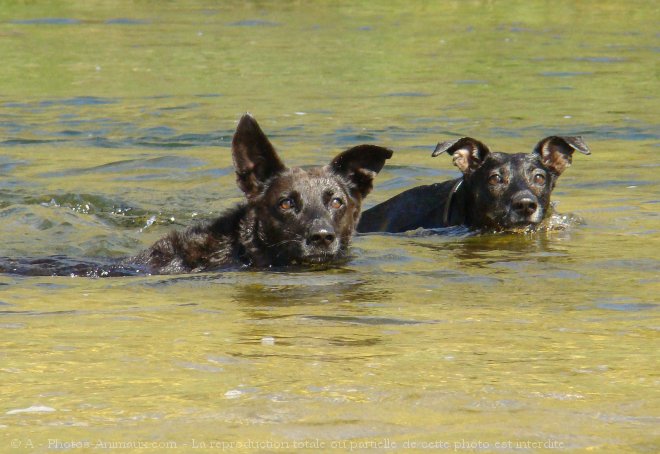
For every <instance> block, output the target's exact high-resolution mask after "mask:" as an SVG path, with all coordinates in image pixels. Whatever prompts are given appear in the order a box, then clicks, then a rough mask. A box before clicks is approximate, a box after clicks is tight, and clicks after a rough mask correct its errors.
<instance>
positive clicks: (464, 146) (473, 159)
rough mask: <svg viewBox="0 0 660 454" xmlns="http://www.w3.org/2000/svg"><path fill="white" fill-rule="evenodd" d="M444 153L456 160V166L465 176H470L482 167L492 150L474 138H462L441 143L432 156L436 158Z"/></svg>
mask: <svg viewBox="0 0 660 454" xmlns="http://www.w3.org/2000/svg"><path fill="white" fill-rule="evenodd" d="M442 153H447V154H449V155H450V156H451V157H452V158H453V159H454V165H455V166H456V167H458V168H459V170H460V171H461V172H463V175H468V174H470V173H472V172H474V171H475V170H477V169H478V168H479V167H481V164H483V163H484V161H485V160H486V156H488V154H489V153H490V150H489V149H488V147H487V146H486V145H484V144H483V143H482V142H479V141H478V140H476V139H473V138H472V137H461V138H460V139H458V140H449V141H447V142H440V143H439V144H438V145H437V146H436V147H435V150H433V153H432V154H431V156H434V157H435V156H438V155H441V154H442Z"/></svg>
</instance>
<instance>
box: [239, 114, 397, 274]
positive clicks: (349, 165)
mask: <svg viewBox="0 0 660 454" xmlns="http://www.w3.org/2000/svg"><path fill="white" fill-rule="evenodd" d="M232 154H233V160H234V167H235V169H236V176H237V182H238V186H239V188H240V189H241V190H242V191H243V192H244V194H245V196H246V198H247V201H248V213H249V216H250V218H251V220H252V221H251V222H252V224H251V225H252V226H253V227H251V229H249V230H254V231H250V232H246V234H247V235H249V236H250V237H251V239H250V240H249V241H246V242H247V243H249V244H250V248H251V249H252V250H251V251H248V252H249V253H250V255H251V256H252V257H253V259H254V260H255V261H257V262H261V264H262V265H289V264H314V263H328V262H332V261H335V260H337V259H338V258H340V257H342V256H343V255H344V254H345V252H346V250H347V247H348V244H349V242H350V239H351V236H352V235H353V233H354V231H355V226H356V225H357V222H358V219H359V217H360V211H361V207H362V200H363V199H364V198H365V197H366V196H367V194H369V192H370V191H371V189H372V182H373V178H374V177H375V176H376V175H377V174H378V172H380V170H381V169H382V168H383V166H384V165H385V161H386V160H387V159H389V158H390V157H391V156H392V151H391V150H388V149H386V148H381V147H378V146H374V145H358V146H356V147H353V148H351V149H349V150H347V151H344V152H343V153H341V154H339V155H338V156H336V157H335V158H334V159H333V160H332V161H331V162H330V164H328V165H326V166H323V167H313V168H309V169H301V168H297V167H294V168H287V167H286V166H285V165H284V164H283V163H282V161H281V160H280V158H279V157H278V155H277V153H276V152H275V148H274V147H273V145H272V144H271V143H270V141H269V140H268V138H267V137H266V135H265V134H264V133H263V131H262V130H261V128H260V127H259V125H258V124H257V122H256V120H255V119H254V118H252V116H250V115H249V114H246V115H244V116H243V117H242V118H241V120H240V121H239V123H238V127H237V129H236V133H235V134H234V138H233V141H232Z"/></svg>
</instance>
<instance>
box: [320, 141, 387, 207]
mask: <svg viewBox="0 0 660 454" xmlns="http://www.w3.org/2000/svg"><path fill="white" fill-rule="evenodd" d="M391 157H392V150H388V149H387V148H383V147H378V146H376V145H358V146H357V147H353V148H351V149H348V150H346V151H344V152H343V153H340V154H339V155H337V156H336V157H335V159H333V160H332V162H331V163H330V168H331V169H332V171H333V172H335V173H337V174H339V175H342V176H344V177H345V178H347V179H348V180H349V181H350V182H351V183H353V185H354V186H355V188H356V189H357V191H358V193H359V194H360V195H361V196H362V198H364V197H366V196H367V194H369V192H371V189H372V188H373V179H374V177H375V176H376V175H377V174H378V172H380V171H381V169H382V168H383V166H384V165H385V161H387V160H388V159H390V158H391Z"/></svg>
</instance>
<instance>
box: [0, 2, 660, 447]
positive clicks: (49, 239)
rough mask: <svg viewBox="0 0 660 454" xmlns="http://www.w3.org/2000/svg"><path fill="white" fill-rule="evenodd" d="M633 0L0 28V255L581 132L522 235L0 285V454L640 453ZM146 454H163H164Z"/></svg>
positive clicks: (651, 24) (91, 239) (53, 10)
mask: <svg viewBox="0 0 660 454" xmlns="http://www.w3.org/2000/svg"><path fill="white" fill-rule="evenodd" d="M659 20H660V12H659V9H658V7H657V6H656V5H655V4H654V2H642V1H625V2H624V1H580V2H571V1H554V2H545V1H500V2H492V1H483V2H480V1H460V2H459V1H455V2H451V1H446V2H403V1H401V2H396V1H387V2H385V1H383V2H369V3H366V2H348V1H342V2H269V1H263V2H211V1H208V2H201V1H200V2H156V1H140V2H138V1H136V2H126V1H119V2H100V1H84V2H83V1H67V2H64V1H62V2H23V1H7V2H3V3H2V5H0V55H2V69H1V70H0V87H2V90H1V92H0V237H1V238H2V243H1V246H0V256H5V257H39V256H48V255H53V254H63V255H66V256H69V257H73V258H78V259H85V258H92V259H107V258H116V257H121V256H125V255H129V254H132V253H135V252H136V251H138V250H140V249H141V248H143V247H146V246H147V245H149V244H150V243H151V242H153V241H154V240H155V239H157V238H159V237H160V236H162V235H163V234H165V233H166V232H167V231H169V230H170V229H172V228H183V227H184V226H186V225H190V224H191V223H193V222H195V220H196V219H209V218H212V217H213V216H216V215H217V214H218V213H219V212H221V211H222V210H223V209H225V208H227V207H230V206H232V205H233V204H234V203H235V202H237V201H239V200H240V192H239V190H238V189H237V188H236V186H235V183H234V177H233V173H232V172H233V170H232V167H231V156H230V150H229V142H230V140H231V135H232V132H233V129H234V127H235V124H236V121H237V119H238V118H239V117H240V115H241V114H242V113H243V112H245V111H250V112H252V113H253V114H254V115H255V117H256V118H257V119H258V120H259V122H260V124H261V125H262V127H263V129H264V130H265V131H266V133H267V134H268V135H269V136H270V137H271V139H272V141H273V142H274V143H275V145H276V146H277V148H278V150H279V152H280V155H281V156H282V158H283V160H284V161H285V162H286V163H287V164H289V165H308V164H319V163H324V162H326V161H329V160H330V159H331V158H332V157H333V156H334V155H335V154H336V153H338V152H339V151H340V150H342V149H345V148H348V147H350V146H353V145H356V144H359V143H377V144H380V145H385V146H388V147H391V148H392V149H394V150H395V155H394V157H393V159H391V160H390V161H389V162H388V165H387V166H386V168H385V169H384V170H383V172H382V173H381V174H380V175H379V176H378V178H377V181H376V187H375V191H374V192H373V193H372V194H371V195H370V197H369V199H368V200H367V202H368V203H367V205H371V204H374V203H376V202H379V201H382V200H385V199H386V198H388V197H390V196H392V195H394V194H397V193H398V192H400V191H402V190H403V189H405V188H409V187H412V186H414V185H419V184H428V183H431V182H437V181H443V180H445V179H448V178H453V177H455V176H456V175H457V172H456V170H455V168H454V167H452V165H451V162H449V160H448V159H442V158H435V159H431V157H430V153H431V151H432V150H433V148H434V145H435V144H436V143H437V142H438V141H440V140H447V139H450V138H453V137H456V136H457V135H468V136H473V137H475V138H478V139H480V140H482V141H484V142H485V143H487V144H488V145H490V146H491V147H492V148H493V149H495V150H499V151H511V152H519V151H527V150H531V148H532V147H533V145H534V144H536V142H538V140H540V139H541V138H542V137H545V136H547V135H551V134H565V135H576V134H580V135H583V136H584V138H585V140H586V142H587V143H588V144H589V146H590V147H591V149H592V151H593V154H592V155H591V156H588V157H587V156H582V155H579V156H576V157H575V159H574V163H573V166H572V167H571V168H570V169H568V170H567V171H566V173H565V174H564V175H562V177H561V178H560V180H559V183H558V187H557V189H556V190H555V192H554V195H553V199H554V201H555V202H557V211H558V212H560V213H572V214H574V215H575V216H577V217H580V218H582V219H584V223H583V224H576V225H573V226H572V227H571V228H569V229H567V230H564V231H551V232H542V233H536V234H528V235H483V236H472V235H465V234H461V233H460V232H459V233H455V234H452V235H430V234H428V232H415V233H411V234H405V235H397V236H391V235H390V236H386V235H364V236H359V237H357V238H355V240H354V243H353V245H354V246H353V255H354V258H353V259H352V260H351V261H350V262H349V263H348V264H346V265H345V266H342V267H340V268H336V269H332V270H327V271H310V272H295V273H294V272H284V271H243V272H228V273H212V274H202V275H188V276H185V275H184V276H172V277H157V276H154V277H127V278H113V279H87V278H79V277H78V278H67V277H19V276H15V275H8V274H5V275H0V452H52V451H54V450H59V451H62V450H64V451H65V452H69V451H75V452H99V451H100V450H104V449H111V450H113V451H117V450H122V451H123V452H128V451H130V452H134V451H135V452H160V451H164V450H167V451H170V450H174V451H178V452H206V451H213V452H218V451H222V450H223V449H224V450H225V451H238V452H293V451H298V450H305V451H310V452H311V451H316V452H323V451H329V450H336V451H339V452H348V451H353V452H376V451H378V452H380V451H389V452H429V451H431V452H438V451H440V452H449V451H451V452H456V451H460V452H473V451H479V452H548V451H550V450H552V451H550V452H556V451H559V452H580V451H585V450H591V451H599V452H617V453H619V452H649V453H650V452H657V451H658V449H660V430H659V429H658V427H660V424H659V422H660V396H659V392H658V385H659V378H658V370H659V364H658V363H659V362H658V351H659V349H658V347H659V343H658V338H659V336H658V326H659V325H658V305H659V298H658V294H659V291H660V278H659V264H660V261H659V259H658V255H659V251H660V250H659V247H658V244H659V243H658V239H659V237H660V235H659V232H658V212H659V210H658V206H659V203H660V191H659V184H658V178H657V170H658V164H659V160H658V157H657V156H658V144H659V143H660V142H659V137H660V130H659V128H658V113H659V110H660V109H659V101H658V93H659V92H660V84H659V83H658V82H659V73H658V50H659V49H660V42H659V35H658V28H657V24H658V23H659V22H660V21H659ZM166 448H170V449H166Z"/></svg>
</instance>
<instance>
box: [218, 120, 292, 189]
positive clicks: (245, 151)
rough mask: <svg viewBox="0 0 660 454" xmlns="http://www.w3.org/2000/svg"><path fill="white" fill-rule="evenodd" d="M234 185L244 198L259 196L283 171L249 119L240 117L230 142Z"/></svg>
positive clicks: (264, 136)
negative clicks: (243, 194)
mask: <svg viewBox="0 0 660 454" xmlns="http://www.w3.org/2000/svg"><path fill="white" fill-rule="evenodd" d="M231 150H232V158H233V160H234V168H235V169H236V182H237V183H238V187H239V188H241V190H242V191H243V192H244V193H245V195H246V196H247V198H248V199H249V198H252V197H255V196H257V195H258V194H260V193H261V191H262V189H263V184H264V182H266V181H267V180H268V179H269V178H270V177H272V176H273V175H275V174H277V173H279V172H281V171H283V170H284V169H285V168H286V167H285V166H284V164H283V163H282V161H280V158H279V157H278V156H277V153H276V152H275V148H274V147H273V145H272V144H271V143H270V141H269V140H268V138H267V137H266V134H264V132H263V131H262V130H261V128H260V127H259V124H258V123H257V121H256V120H255V119H254V118H253V117H252V115H250V114H249V113H248V114H245V115H243V116H242V117H241V119H240V120H239V122H238V126H237V127H236V132H235V133H234V138H233V139H232V142H231Z"/></svg>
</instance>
